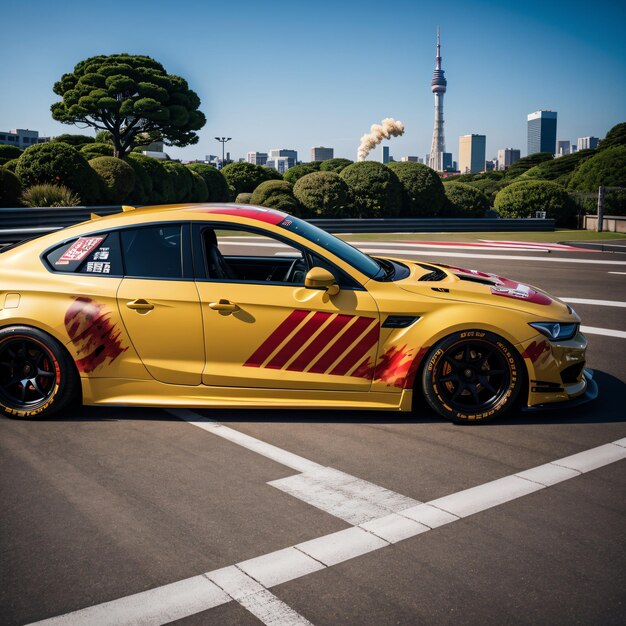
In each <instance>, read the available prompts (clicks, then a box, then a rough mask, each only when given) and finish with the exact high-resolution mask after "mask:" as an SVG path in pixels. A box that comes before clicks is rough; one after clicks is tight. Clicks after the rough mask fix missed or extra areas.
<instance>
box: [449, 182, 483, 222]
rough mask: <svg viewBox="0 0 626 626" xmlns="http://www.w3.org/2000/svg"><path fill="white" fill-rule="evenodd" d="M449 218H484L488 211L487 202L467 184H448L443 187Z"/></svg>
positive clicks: (474, 188)
mask: <svg viewBox="0 0 626 626" xmlns="http://www.w3.org/2000/svg"><path fill="white" fill-rule="evenodd" d="M444 189H445V192H446V198H447V199H448V204H449V208H448V209H447V210H446V214H447V215H450V217H485V213H486V212H487V211H488V210H489V200H487V197H486V196H485V195H484V194H482V193H481V192H480V191H478V189H476V187H473V186H472V185H468V184H467V183H448V184H447V185H444Z"/></svg>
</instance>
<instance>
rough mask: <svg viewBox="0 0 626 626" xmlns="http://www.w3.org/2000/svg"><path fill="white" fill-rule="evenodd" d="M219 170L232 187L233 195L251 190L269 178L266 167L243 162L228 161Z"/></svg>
mask: <svg viewBox="0 0 626 626" xmlns="http://www.w3.org/2000/svg"><path fill="white" fill-rule="evenodd" d="M220 171H221V173H222V174H223V175H224V178H225V179H226V182H227V183H228V184H229V185H230V186H232V187H233V188H234V190H235V196H236V195H237V194H240V193H246V192H248V193H250V192H253V191H254V190H255V189H256V188H257V187H258V186H259V185H260V184H261V183H263V182H265V181H266V180H270V176H271V173H270V172H269V171H268V168H266V167H261V166H260V165H254V164H253V163H244V162H239V163H230V164H229V165H226V166H224V167H223V168H222V169H221V170H220ZM277 174H278V172H277ZM278 175H279V176H280V174H278ZM281 178H282V177H281Z"/></svg>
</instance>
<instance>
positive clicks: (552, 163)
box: [519, 150, 596, 187]
mask: <svg viewBox="0 0 626 626" xmlns="http://www.w3.org/2000/svg"><path fill="white" fill-rule="evenodd" d="M594 154H596V151H595V150H578V152H574V153H572V154H566V155H564V156H561V157H558V158H556V159H552V160H548V161H544V162H543V163H540V164H539V165H535V166H534V167H531V168H530V169H529V170H526V171H525V172H524V173H523V174H521V175H520V177H519V179H520V180H526V179H529V180H554V181H556V182H558V183H561V185H563V186H564V187H566V186H567V184H568V182H569V180H570V178H571V177H572V173H573V172H574V170H575V169H576V168H577V167H578V166H579V165H580V164H581V163H582V162H583V161H586V160H587V159H590V158H591V157H592V156H593V155H594Z"/></svg>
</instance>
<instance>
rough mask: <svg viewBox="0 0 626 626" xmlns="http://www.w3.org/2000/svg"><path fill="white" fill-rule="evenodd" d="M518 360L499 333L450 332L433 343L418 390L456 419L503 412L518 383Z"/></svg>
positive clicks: (468, 420)
mask: <svg viewBox="0 0 626 626" xmlns="http://www.w3.org/2000/svg"><path fill="white" fill-rule="evenodd" d="M524 371H525V370H524V364H523V361H522V359H521V357H520V355H519V354H518V352H517V350H516V349H515V348H514V347H513V346H512V345H511V344H510V343H509V342H508V341H506V339H503V338H502V337H500V336H499V335H496V334H494V333H490V332H487V331H482V330H464V331H460V332H456V333H454V334H452V335H450V336H448V337H446V338H445V339H442V340H441V341H440V342H439V343H438V344H436V345H435V346H434V347H433V349H432V350H431V351H430V353H429V354H428V356H427V358H426V360H425V362H424V369H423V373H422V390H423V393H424V397H425V398H426V401H427V402H428V404H429V405H430V407H431V408H432V409H434V410H435V411H436V412H437V413H439V415H441V416H442V417H445V418H446V419H449V420H452V421H453V422H456V423H458V424H470V423H479V422H486V421H489V420H492V419H494V418H497V417H501V416H502V415H504V414H505V413H506V412H507V411H508V410H509V409H510V408H511V407H513V406H514V405H515V401H516V399H517V396H518V395H519V393H520V390H521V389H522V387H523V382H524V381H523V378H524Z"/></svg>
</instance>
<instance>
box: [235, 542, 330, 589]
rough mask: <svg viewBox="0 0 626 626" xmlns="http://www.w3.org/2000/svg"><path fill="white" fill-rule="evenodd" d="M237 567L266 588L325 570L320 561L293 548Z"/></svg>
mask: <svg viewBox="0 0 626 626" xmlns="http://www.w3.org/2000/svg"><path fill="white" fill-rule="evenodd" d="M237 567H239V569H241V570H243V571H244V572H245V573H246V574H248V575H250V576H252V578H254V579H255V580H258V581H259V582H260V583H261V584H262V585H263V586H264V587H273V586H274V585H280V584H282V583H286V582H288V581H290V580H295V579H296V578H300V577H302V576H306V575H307V574H312V573H313V572H317V571H319V570H321V569H324V565H323V564H322V563H321V562H320V561H317V560H315V559H314V558H311V557H310V556H308V555H307V554H304V552H301V551H300V550H296V548H295V547H293V546H292V547H290V548H284V549H282V550H276V552H270V553H269V554H264V555H262V556H257V557H255V558H253V559H248V560H247V561H242V562H241V563H237Z"/></svg>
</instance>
